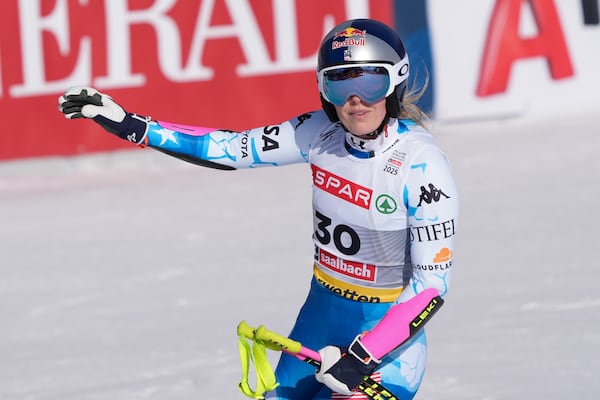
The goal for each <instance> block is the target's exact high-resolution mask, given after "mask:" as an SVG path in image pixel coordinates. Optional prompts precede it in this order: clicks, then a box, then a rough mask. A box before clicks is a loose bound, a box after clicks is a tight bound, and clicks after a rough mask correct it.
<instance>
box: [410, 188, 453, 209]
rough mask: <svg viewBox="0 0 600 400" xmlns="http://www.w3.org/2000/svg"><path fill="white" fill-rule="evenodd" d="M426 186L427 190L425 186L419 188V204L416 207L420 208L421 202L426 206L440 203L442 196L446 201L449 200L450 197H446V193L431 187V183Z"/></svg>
mask: <svg viewBox="0 0 600 400" xmlns="http://www.w3.org/2000/svg"><path fill="white" fill-rule="evenodd" d="M427 186H428V188H429V190H428V189H427V188H426V187H425V186H421V195H420V196H419V204H417V207H421V204H422V203H423V202H425V203H427V204H431V203H432V202H434V203H437V202H438V201H440V199H441V198H442V196H444V197H445V198H447V199H449V198H450V196H448V195H447V194H446V193H444V192H442V191H441V190H440V189H438V188H436V187H435V186H434V185H433V183H430V184H429V185H427Z"/></svg>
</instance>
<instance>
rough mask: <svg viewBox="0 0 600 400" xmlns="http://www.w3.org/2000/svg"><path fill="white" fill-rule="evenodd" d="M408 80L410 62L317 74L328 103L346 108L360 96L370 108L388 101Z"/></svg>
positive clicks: (330, 69)
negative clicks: (351, 100) (400, 85)
mask: <svg viewBox="0 0 600 400" xmlns="http://www.w3.org/2000/svg"><path fill="white" fill-rule="evenodd" d="M407 77H408V58H404V60H402V61H401V62H399V63H397V64H395V65H392V64H386V63H368V64H356V65H352V64H350V65H344V66H339V65H337V66H333V67H327V68H323V69H322V70H320V71H318V73H317V81H318V84H319V92H320V93H321V94H322V95H323V97H324V98H325V100H327V101H328V102H330V103H332V104H334V105H336V106H342V105H344V103H345V102H346V100H348V98H349V97H351V96H358V97H359V98H360V99H361V100H362V101H364V102H366V103H367V104H373V103H376V102H378V101H380V100H383V99H384V98H386V97H388V96H389V95H390V94H392V93H393V92H394V89H395V88H396V85H398V84H400V83H401V82H403V81H404V80H406V78H407Z"/></svg>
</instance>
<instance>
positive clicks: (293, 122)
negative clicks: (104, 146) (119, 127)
mask: <svg viewBox="0 0 600 400" xmlns="http://www.w3.org/2000/svg"><path fill="white" fill-rule="evenodd" d="M314 115H317V116H319V115H320V113H319V112H316V113H307V114H302V115H300V116H297V117H295V118H292V119H290V120H288V121H285V122H283V123H280V124H277V125H267V126H263V127H259V128H253V129H249V130H245V131H241V132H237V131H231V130H225V129H211V128H203V127H196V126H187V125H179V124H173V123H169V122H163V121H151V122H150V123H149V126H148V129H147V133H146V137H145V139H144V142H143V145H145V146H148V147H152V148H154V149H156V150H159V151H161V152H163V153H166V154H169V155H171V156H173V157H177V158H180V159H182V160H185V161H188V162H191V163H194V164H198V165H202V166H206V167H211V168H217V169H224V170H233V169H239V168H258V167H266V166H279V165H287V164H293V163H302V162H306V161H307V153H308V148H309V146H310V143H311V142H312V138H313V137H314V135H316V134H317V133H319V132H318V131H319V129H320V128H319V127H320V126H321V125H322V124H323V121H322V118H318V117H317V118H313V116H314Z"/></svg>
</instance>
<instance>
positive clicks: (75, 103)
mask: <svg viewBox="0 0 600 400" xmlns="http://www.w3.org/2000/svg"><path fill="white" fill-rule="evenodd" d="M58 109H59V110H60V112H62V113H63V114H64V115H65V118H68V119H75V118H91V119H93V120H94V121H95V122H97V123H98V124H99V125H100V126H102V127H103V128H104V129H106V130H107V131H108V132H110V133H112V134H114V135H117V136H118V137H120V138H121V139H124V140H128V141H130V142H133V143H135V144H139V143H140V142H141V141H142V140H144V137H145V135H146V130H147V129H148V122H149V118H146V117H142V116H139V115H136V114H131V113H128V112H126V111H125V110H124V109H123V107H121V106H120V105H118V104H117V103H115V102H114V100H113V99H112V98H111V97H110V96H108V95H106V94H103V93H100V92H98V91H97V90H96V89H94V88H91V87H87V86H75V87H71V88H69V89H68V90H67V91H66V92H65V93H64V94H63V95H62V96H60V97H59V98H58Z"/></svg>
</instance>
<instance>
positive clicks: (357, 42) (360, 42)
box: [331, 28, 367, 50]
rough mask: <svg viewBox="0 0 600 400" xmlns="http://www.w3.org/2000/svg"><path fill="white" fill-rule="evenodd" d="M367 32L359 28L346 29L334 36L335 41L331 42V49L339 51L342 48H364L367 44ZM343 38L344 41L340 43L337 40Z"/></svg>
mask: <svg viewBox="0 0 600 400" xmlns="http://www.w3.org/2000/svg"><path fill="white" fill-rule="evenodd" d="M366 36H367V31H366V30H362V29H357V28H346V29H344V30H341V31H339V32H336V34H335V35H333V41H332V42H331V49H332V50H335V49H339V48H341V47H348V46H364V45H365V43H366V39H365V37H366ZM340 38H343V39H344V40H342V41H339V40H337V39H340Z"/></svg>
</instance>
